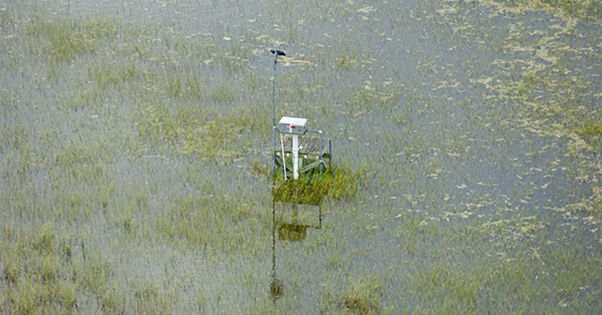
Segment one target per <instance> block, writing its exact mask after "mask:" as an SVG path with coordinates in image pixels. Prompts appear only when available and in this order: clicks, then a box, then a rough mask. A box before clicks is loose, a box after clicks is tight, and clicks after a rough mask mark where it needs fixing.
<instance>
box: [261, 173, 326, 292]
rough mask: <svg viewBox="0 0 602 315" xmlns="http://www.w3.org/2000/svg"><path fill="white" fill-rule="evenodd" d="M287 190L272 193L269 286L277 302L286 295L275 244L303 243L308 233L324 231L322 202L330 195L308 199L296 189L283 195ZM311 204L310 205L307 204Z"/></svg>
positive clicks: (318, 193)
mask: <svg viewBox="0 0 602 315" xmlns="http://www.w3.org/2000/svg"><path fill="white" fill-rule="evenodd" d="M288 183H290V182H288ZM293 183H294V182H293ZM287 186H288V185H287V184H286V183H284V184H283V185H282V186H281V187H279V188H275V189H274V190H272V196H273V203H272V274H271V276H272V279H271V280H272V281H271V283H270V295H271V296H272V298H274V299H278V298H280V297H281V296H282V295H283V294H284V283H283V282H282V281H281V280H280V279H278V278H277V276H276V240H279V241H288V242H303V241H304V240H305V238H306V237H307V229H321V228H322V201H323V199H324V197H325V195H326V193H325V192H327V191H328V190H324V191H321V192H315V193H314V194H312V197H311V198H308V196H305V195H299V193H298V191H297V190H295V189H293V192H292V193H291V194H288V193H283V192H290V191H291V190H290V189H289V187H287ZM301 194H303V192H302V193H301ZM308 201H310V202H309V203H308ZM316 207H317V211H316V209H315V208H316ZM291 210H292V211H291Z"/></svg>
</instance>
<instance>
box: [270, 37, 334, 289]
mask: <svg viewBox="0 0 602 315" xmlns="http://www.w3.org/2000/svg"><path fill="white" fill-rule="evenodd" d="M271 52H272V54H274V115H273V118H272V126H273V128H272V139H273V150H272V152H273V155H272V163H273V173H272V174H273V186H272V197H273V203H272V269H271V283H270V294H271V295H272V297H273V298H275V299H276V298H279V297H280V296H282V294H283V291H284V284H283V283H282V281H280V280H279V279H278V278H277V276H276V240H277V239H278V240H280V241H287V242H303V241H304V240H305V238H306V236H307V230H308V229H321V228H322V201H323V200H324V198H325V197H326V195H327V193H328V191H329V190H330V186H331V183H332V179H333V177H332V176H322V175H324V173H327V172H330V175H332V169H331V158H332V143H331V141H330V140H327V141H326V140H325V139H324V138H323V135H324V133H323V132H322V130H311V129H309V128H308V121H307V119H306V118H300V117H291V116H283V117H281V118H280V120H279V121H278V124H276V83H277V81H276V78H277V68H276V66H277V64H278V61H279V58H282V59H280V61H282V62H293V63H307V62H305V61H300V60H293V59H284V56H286V53H284V52H283V51H281V50H279V49H277V48H276V49H272V50H271ZM277 134H278V136H279V137H277ZM325 143H328V152H326V151H325V148H324V144H325ZM316 207H317V208H318V209H317V211H315V210H314V209H316ZM277 209H278V211H277ZM277 213H278V215H277ZM316 215H317V216H316Z"/></svg>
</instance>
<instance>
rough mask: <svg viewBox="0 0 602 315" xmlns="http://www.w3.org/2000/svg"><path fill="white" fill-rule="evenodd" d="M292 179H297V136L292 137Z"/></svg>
mask: <svg viewBox="0 0 602 315" xmlns="http://www.w3.org/2000/svg"><path fill="white" fill-rule="evenodd" d="M293 179H299V136H297V135H293Z"/></svg>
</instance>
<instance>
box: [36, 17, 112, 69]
mask: <svg viewBox="0 0 602 315" xmlns="http://www.w3.org/2000/svg"><path fill="white" fill-rule="evenodd" d="M28 33H29V35H30V36H33V37H34V38H37V39H38V42H37V43H34V45H36V46H38V45H39V46H40V47H41V51H40V52H41V53H42V54H47V55H50V56H52V57H54V59H55V60H58V61H68V60H71V59H73V58H75V57H76V56H77V55H79V54H82V53H89V52H96V50H97V49H98V47H99V41H101V40H102V39H104V38H108V37H110V36H112V35H114V34H115V33H116V27H115V24H114V22H113V21H112V20H110V19H98V20H95V19H92V20H86V21H85V22H80V21H74V20H68V19H64V18H59V19H56V20H48V21H44V20H38V19H34V20H33V21H32V23H31V25H30V26H29V28H28ZM32 49H34V48H33V47H32Z"/></svg>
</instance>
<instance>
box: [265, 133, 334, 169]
mask: <svg viewBox="0 0 602 315" xmlns="http://www.w3.org/2000/svg"><path fill="white" fill-rule="evenodd" d="M297 137H299V138H298V139H299V159H300V160H301V161H302V162H301V163H300V164H301V165H299V167H300V169H299V173H300V174H303V173H305V172H307V171H310V170H313V169H315V168H320V169H321V170H323V169H326V168H328V165H329V164H330V163H329V162H330V156H331V152H330V151H331V149H330V140H329V139H326V140H324V139H322V147H320V137H318V136H311V135H298V136H297ZM325 143H328V144H329V149H328V152H325V151H326V150H324V144H325ZM283 147H284V156H285V157H292V156H293V135H290V134H285V135H283V139H282V142H281V141H280V139H276V146H275V150H274V153H275V159H276V160H275V162H276V164H277V165H278V166H282V165H283V163H282V158H283V157H282V151H283ZM304 164H305V165H304ZM286 169H287V172H289V173H291V174H292V172H293V166H292V164H291V163H290V162H287V163H286Z"/></svg>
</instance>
